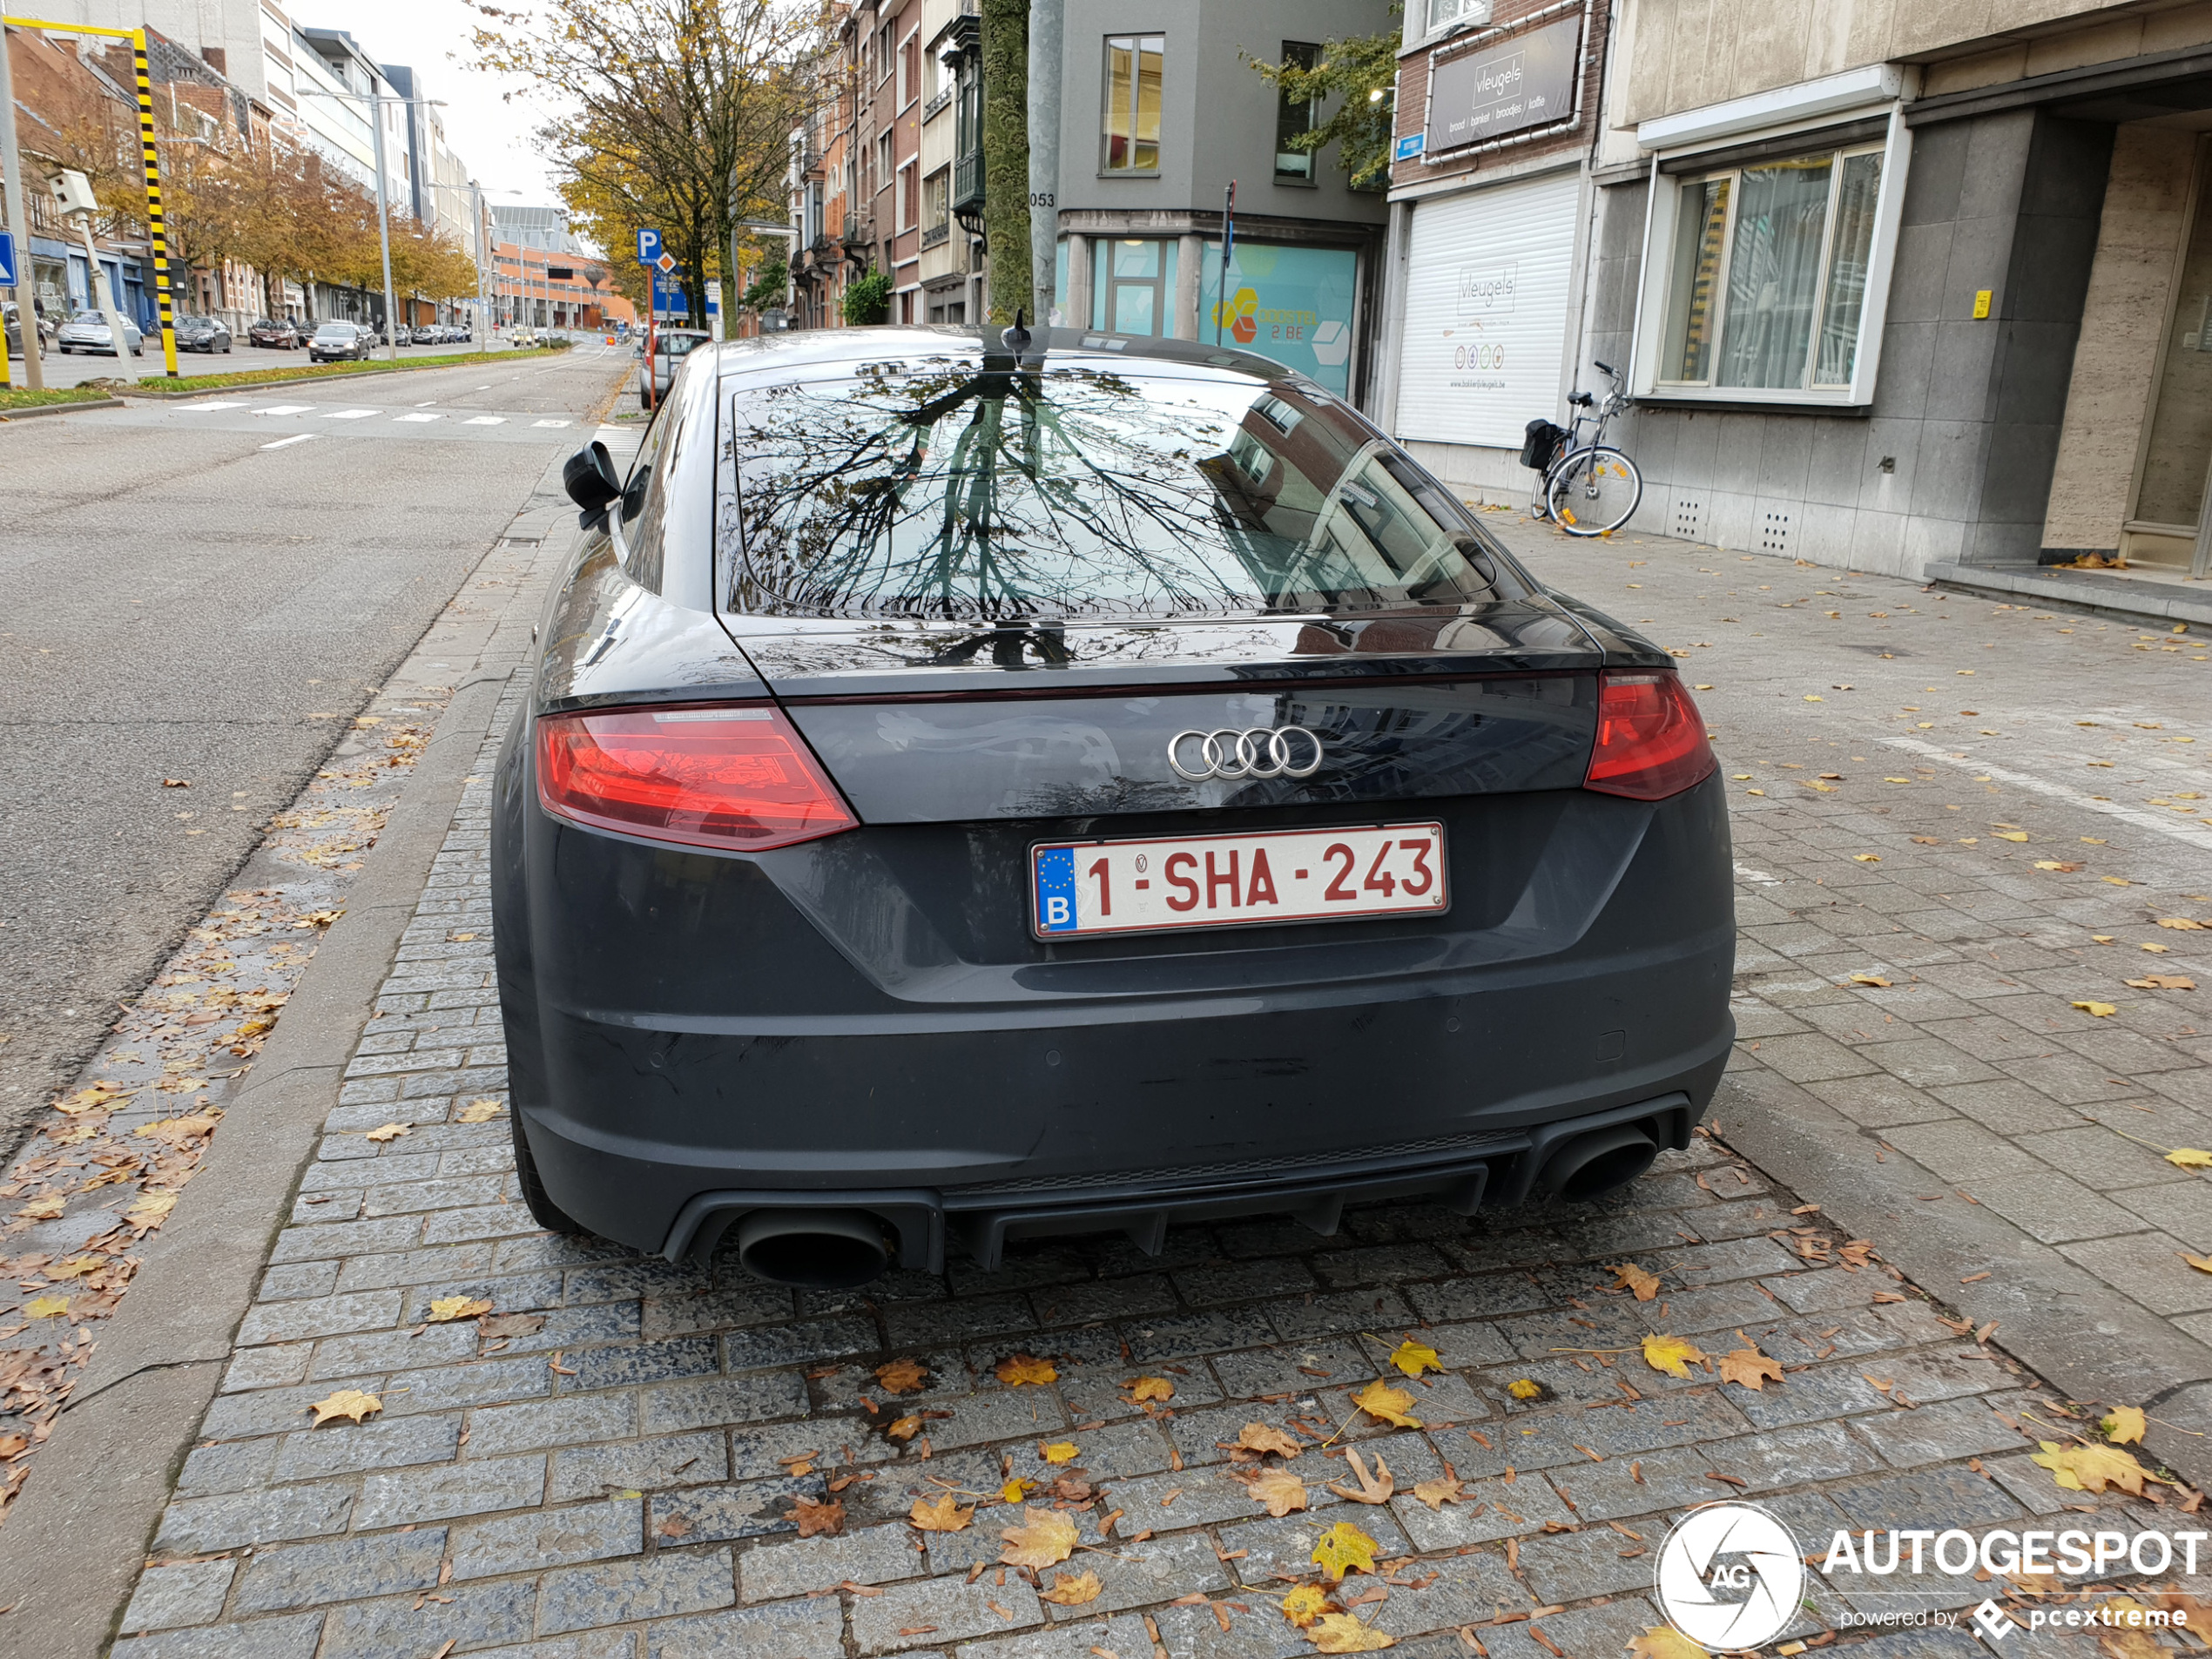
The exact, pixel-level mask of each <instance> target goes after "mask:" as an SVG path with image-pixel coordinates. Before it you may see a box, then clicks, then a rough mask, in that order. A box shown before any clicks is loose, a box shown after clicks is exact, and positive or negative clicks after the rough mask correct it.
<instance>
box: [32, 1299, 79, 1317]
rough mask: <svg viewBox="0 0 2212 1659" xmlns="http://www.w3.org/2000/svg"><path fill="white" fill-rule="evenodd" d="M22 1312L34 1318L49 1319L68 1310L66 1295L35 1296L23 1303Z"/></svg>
mask: <svg viewBox="0 0 2212 1659" xmlns="http://www.w3.org/2000/svg"><path fill="white" fill-rule="evenodd" d="M24 1312H25V1313H27V1314H29V1315H30V1317H31V1318H34V1319H51V1318H57V1317H59V1316H60V1315H62V1314H64V1313H66V1312H69V1298H67V1297H66V1296H36V1297H33V1298H31V1299H30V1301H29V1302H28V1303H26V1304H24Z"/></svg>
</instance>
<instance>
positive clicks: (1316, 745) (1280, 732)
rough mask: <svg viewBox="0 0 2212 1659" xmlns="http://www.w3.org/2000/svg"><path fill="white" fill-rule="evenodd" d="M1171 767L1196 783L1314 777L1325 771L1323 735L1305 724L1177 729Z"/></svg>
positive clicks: (1170, 741) (1171, 745) (1170, 753)
mask: <svg viewBox="0 0 2212 1659" xmlns="http://www.w3.org/2000/svg"><path fill="white" fill-rule="evenodd" d="M1193 763H1195V764H1193ZM1168 765H1169V766H1170V767H1171V768H1172V769H1173V770H1174V772H1175V775H1176V776H1177V777H1178V778H1182V779H1188V780H1189V781H1190V782H1191V783H1194V784H1195V783H1202V782H1204V780H1205V779H1208V778H1219V779H1223V780H1224V782H1233V781H1235V780H1236V779H1240V778H1311V777H1312V775H1313V774H1314V773H1315V772H1318V771H1320V770H1321V739H1320V738H1317V737H1315V736H1314V735H1313V733H1312V732H1308V731H1307V730H1306V729H1305V727H1304V726H1302V725H1286V726H1280V727H1278V728H1277V729H1276V730H1274V731H1272V732H1270V731H1267V730H1265V729H1264V728H1262V727H1258V726H1255V727H1253V728H1252V729H1251V730H1250V731H1247V732H1232V731H1228V730H1225V729H1224V730H1223V731H1219V732H1177V733H1176V734H1175V736H1173V737H1172V738H1169V739H1168Z"/></svg>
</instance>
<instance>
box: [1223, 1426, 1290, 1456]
mask: <svg viewBox="0 0 2212 1659" xmlns="http://www.w3.org/2000/svg"><path fill="white" fill-rule="evenodd" d="M1236 1449H1237V1450H1238V1451H1240V1452H1254V1453H1259V1454H1260V1455H1262V1456H1264V1455H1265V1454H1266V1453H1270V1452H1279V1453H1282V1454H1283V1455H1284V1456H1285V1457H1286V1458H1294V1457H1296V1456H1297V1455H1298V1453H1300V1452H1301V1451H1303V1450H1304V1449H1305V1447H1302V1446H1301V1445H1300V1444H1299V1443H1298V1440H1297V1438H1296V1437H1295V1436H1293V1435H1290V1434H1286V1433H1284V1432H1283V1431H1282V1430H1281V1429H1279V1428H1277V1427H1275V1426H1273V1425H1271V1424H1268V1423H1247V1424H1245V1425H1244V1430H1243V1432H1242V1433H1239V1434H1238V1436H1237V1445H1236Z"/></svg>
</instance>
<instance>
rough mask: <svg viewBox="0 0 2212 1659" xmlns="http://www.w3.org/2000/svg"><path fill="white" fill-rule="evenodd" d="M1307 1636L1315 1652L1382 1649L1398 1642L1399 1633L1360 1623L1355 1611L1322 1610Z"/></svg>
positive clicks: (1394, 1645) (1374, 1651) (1354, 1651)
mask: <svg viewBox="0 0 2212 1659" xmlns="http://www.w3.org/2000/svg"><path fill="white" fill-rule="evenodd" d="M1306 1640H1307V1641H1309V1642H1312V1644H1313V1650H1314V1652H1316V1653H1380V1652H1381V1651H1382V1650H1383V1649H1385V1648H1394V1647H1396V1646H1397V1645H1398V1638H1397V1637H1395V1636H1388V1635H1384V1634H1383V1633H1382V1632H1381V1631H1379V1630H1378V1629H1375V1627H1374V1626H1373V1625H1372V1624H1363V1623H1361V1622H1360V1621H1359V1615H1356V1614H1352V1613H1325V1614H1323V1615H1321V1617H1320V1619H1319V1620H1318V1622H1316V1623H1315V1624H1314V1626H1313V1628H1312V1629H1310V1630H1308V1631H1307V1632H1306Z"/></svg>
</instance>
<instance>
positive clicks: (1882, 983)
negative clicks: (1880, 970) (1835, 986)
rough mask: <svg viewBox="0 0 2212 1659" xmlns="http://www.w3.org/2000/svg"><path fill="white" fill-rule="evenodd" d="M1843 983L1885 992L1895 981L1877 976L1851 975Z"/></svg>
mask: <svg viewBox="0 0 2212 1659" xmlns="http://www.w3.org/2000/svg"><path fill="white" fill-rule="evenodd" d="M1845 983H1846V984H1851V985H1871V986H1873V987H1875V988H1877V989H1878V990H1884V991H1886V990H1888V989H1889V988H1890V987H1891V986H1892V985H1894V984H1896V983H1897V981H1895V980H1887V979H1884V978H1883V977H1882V976H1881V975H1880V974H1852V975H1851V978H1850V979H1849V980H1847V981H1845Z"/></svg>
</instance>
